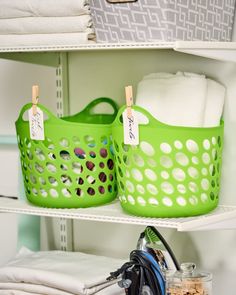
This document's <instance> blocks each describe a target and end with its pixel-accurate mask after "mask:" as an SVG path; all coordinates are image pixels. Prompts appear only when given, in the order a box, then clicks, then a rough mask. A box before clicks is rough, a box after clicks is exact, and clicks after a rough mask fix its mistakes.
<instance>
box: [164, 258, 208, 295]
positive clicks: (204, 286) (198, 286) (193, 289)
mask: <svg viewBox="0 0 236 295" xmlns="http://www.w3.org/2000/svg"><path fill="white" fill-rule="evenodd" d="M180 269H181V270H180V271H176V272H171V271H168V272H167V273H166V295H212V275H211V274H210V273H207V272H199V273H198V272H196V271H195V269H196V265H195V264H194V263H182V264H181V266H180Z"/></svg>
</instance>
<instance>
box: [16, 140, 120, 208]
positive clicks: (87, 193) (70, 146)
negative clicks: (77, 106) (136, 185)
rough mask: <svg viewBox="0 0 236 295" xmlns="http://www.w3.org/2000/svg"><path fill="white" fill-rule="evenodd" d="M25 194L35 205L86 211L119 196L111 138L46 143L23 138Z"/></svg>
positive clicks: (22, 154) (22, 160)
mask: <svg viewBox="0 0 236 295" xmlns="http://www.w3.org/2000/svg"><path fill="white" fill-rule="evenodd" d="M18 143H19V148H20V152H21V164H22V171H23V175H24V183H25V191H26V195H27V197H28V198H29V199H30V201H32V202H33V203H36V204H38V205H42V206H49V207H80V206H82V207H86V206H87V205H88V206H90V205H96V204H102V203H106V202H109V201H111V200H112V199H114V197H115V196H116V193H117V186H116V175H115V169H114V153H113V148H112V142H111V135H110V134H109V136H107V135H101V136H99V137H98V136H97V137H96V138H95V136H94V137H93V136H91V135H84V136H72V137H71V138H67V137H60V138H57V139H53V138H50V137H46V138H45V140H44V141H33V140H30V139H29V138H28V137H22V138H21V137H20V135H19V134H18Z"/></svg>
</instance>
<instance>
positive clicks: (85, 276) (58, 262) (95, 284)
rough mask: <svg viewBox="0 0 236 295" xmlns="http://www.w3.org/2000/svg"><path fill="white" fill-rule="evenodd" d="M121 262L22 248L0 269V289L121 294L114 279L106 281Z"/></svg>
mask: <svg viewBox="0 0 236 295" xmlns="http://www.w3.org/2000/svg"><path fill="white" fill-rule="evenodd" d="M123 263H124V261H123V260H121V259H115V258H110V257H103V256H96V255H90V254H84V253H80V252H62V251H42V252H32V251H29V250H28V249H25V248H23V249H22V250H21V251H20V252H19V253H18V255H17V256H16V257H15V258H14V259H13V260H11V261H10V262H8V263H7V265H6V266H4V267H2V268H0V291H2V292H4V290H11V292H15V291H19V292H25V293H26V294H27V292H28V293H30V292H31V293H30V294H34V293H35V294H41V295H42V294H47V295H69V294H76V295H90V294H99V295H112V294H114V295H119V294H125V293H124V290H123V289H121V288H120V287H118V285H117V284H116V283H117V281H115V280H114V281H107V280H106V278H107V277H108V276H109V274H110V272H111V271H113V270H114V269H117V268H119V267H120V266H121V265H122V264H123ZM7 288H8V289H7ZM0 294H4V293H1V292H0ZM5 294H19V293H5ZM22 294H24V293H22Z"/></svg>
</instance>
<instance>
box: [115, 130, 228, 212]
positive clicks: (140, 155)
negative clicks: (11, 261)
mask: <svg viewBox="0 0 236 295" xmlns="http://www.w3.org/2000/svg"><path fill="white" fill-rule="evenodd" d="M196 136H197V139H194V135H193V136H192V137H189V138H185V139H184V140H180V139H176V140H173V141H171V142H170V141H164V140H163V138H161V139H160V138H158V130H157V135H156V139H153V142H150V141H147V140H141V142H140V144H139V146H135V147H134V146H128V145H124V144H123V143H122V144H118V140H117V142H116V143H115V145H114V147H115V155H116V158H117V157H118V156H119V159H121V163H120V161H116V164H117V178H118V189H119V196H120V201H121V204H122V207H123V208H124V209H126V210H127V211H130V212H131V213H134V214H138V215H142V216H157V217H158V216H167V217H168V216H189V215H196V214H201V213H205V212H206V211H207V210H210V209H212V208H213V207H214V206H215V205H216V204H217V203H218V195H219V183H220V166H221V152H222V141H223V140H222V138H221V136H211V137H202V135H201V136H199V133H196ZM145 210H146V211H145ZM155 212H156V213H155Z"/></svg>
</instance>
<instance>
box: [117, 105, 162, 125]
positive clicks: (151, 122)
mask: <svg viewBox="0 0 236 295" xmlns="http://www.w3.org/2000/svg"><path fill="white" fill-rule="evenodd" d="M125 109H126V105H124V106H122V107H121V108H120V109H119V111H118V114H117V116H116V118H115V120H114V122H113V125H123V123H122V122H121V117H122V114H123V112H124V111H125ZM132 110H135V111H136V112H137V113H140V114H141V115H143V116H144V118H145V119H147V121H148V122H147V123H146V122H142V121H141V122H139V125H146V126H149V127H157V126H162V127H163V126H168V125H166V124H164V123H162V122H160V121H158V120H157V119H155V118H154V117H153V116H152V115H151V114H150V113H149V112H148V111H146V110H145V109H144V108H142V107H139V106H136V105H134V106H132Z"/></svg>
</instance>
